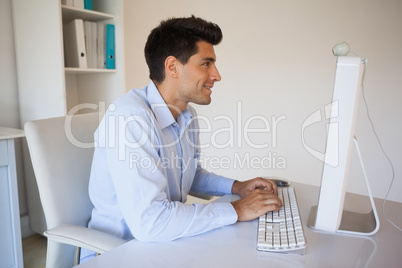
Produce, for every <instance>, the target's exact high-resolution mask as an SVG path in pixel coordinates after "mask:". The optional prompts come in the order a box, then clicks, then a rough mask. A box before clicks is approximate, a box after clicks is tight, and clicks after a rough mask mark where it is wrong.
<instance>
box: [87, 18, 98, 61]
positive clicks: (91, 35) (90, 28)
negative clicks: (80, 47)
mask: <svg viewBox="0 0 402 268" xmlns="http://www.w3.org/2000/svg"><path fill="white" fill-rule="evenodd" d="M84 36H85V49H86V51H87V67H88V68H97V67H98V55H97V45H98V44H97V39H98V37H97V36H98V31H97V23H96V22H91V21H84Z"/></svg>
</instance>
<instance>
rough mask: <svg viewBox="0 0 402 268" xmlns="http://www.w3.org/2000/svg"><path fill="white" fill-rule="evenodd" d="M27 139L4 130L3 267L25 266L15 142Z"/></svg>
mask: <svg viewBox="0 0 402 268" xmlns="http://www.w3.org/2000/svg"><path fill="white" fill-rule="evenodd" d="M23 136H24V131H22V130H19V129H14V128H6V127H0V215H1V216H0V267H23V265H24V264H23V261H22V242H21V224H20V209H19V203H18V189H17V175H16V166H15V149H14V139H15V138H18V137H23ZM3 265H4V266H3Z"/></svg>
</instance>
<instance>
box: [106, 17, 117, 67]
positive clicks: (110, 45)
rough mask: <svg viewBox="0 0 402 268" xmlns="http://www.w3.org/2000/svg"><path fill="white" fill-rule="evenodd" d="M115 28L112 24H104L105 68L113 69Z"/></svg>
mask: <svg viewBox="0 0 402 268" xmlns="http://www.w3.org/2000/svg"><path fill="white" fill-rule="evenodd" d="M114 33H115V28H114V25H113V24H107V25H106V69H115V50H114V38H115V35H114Z"/></svg>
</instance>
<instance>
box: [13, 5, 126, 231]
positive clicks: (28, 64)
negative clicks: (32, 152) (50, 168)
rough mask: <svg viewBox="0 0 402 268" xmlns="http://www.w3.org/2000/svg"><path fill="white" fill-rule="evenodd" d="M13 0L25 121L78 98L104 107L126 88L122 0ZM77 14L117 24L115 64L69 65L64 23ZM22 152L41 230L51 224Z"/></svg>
mask: <svg viewBox="0 0 402 268" xmlns="http://www.w3.org/2000/svg"><path fill="white" fill-rule="evenodd" d="M12 5H13V20H14V30H15V31H14V32H15V35H14V38H15V50H16V62H17V79H18V90H19V106H20V118H21V124H22V125H23V124H25V122H27V121H31V120H37V119H43V118H50V117H58V116H64V115H66V114H67V113H69V111H70V110H72V109H73V110H76V109H74V108H75V107H76V106H77V105H79V104H91V107H98V108H99V109H104V107H107V105H108V104H110V103H111V102H112V101H113V100H115V99H117V98H118V97H119V96H121V95H123V94H124V93H125V92H126V88H125V73H124V45H123V43H124V38H123V1H122V0H113V1H110V0H93V9H94V11H92V10H85V9H78V8H74V7H69V6H65V5H62V4H61V0H35V1H32V0H13V1H12ZM73 19H83V20H89V21H104V22H105V23H112V24H114V25H115V29H116V31H115V59H116V62H115V63H116V65H115V66H116V69H115V70H107V69H80V68H65V67H64V66H65V64H64V47H63V24H65V23H67V22H69V21H71V20H73ZM95 111H96V109H95V110H94V109H91V110H89V109H86V110H79V111H78V112H80V113H81V112H95ZM100 112H103V111H100ZM23 154H24V165H25V167H24V173H25V180H26V186H27V187H26V188H27V189H28V191H27V201H28V202H27V203H28V213H29V220H30V226H31V229H32V230H33V231H35V232H37V233H40V234H41V233H42V232H43V231H44V230H45V229H46V224H45V222H44V217H43V212H42V208H41V205H40V201H39V194H38V192H37V187H36V181H35V177H34V174H33V170H32V166H31V163H30V159H29V152H28V149H27V147H26V145H25V146H23ZM32 189H34V190H32ZM39 214H42V216H41V217H37V215H39Z"/></svg>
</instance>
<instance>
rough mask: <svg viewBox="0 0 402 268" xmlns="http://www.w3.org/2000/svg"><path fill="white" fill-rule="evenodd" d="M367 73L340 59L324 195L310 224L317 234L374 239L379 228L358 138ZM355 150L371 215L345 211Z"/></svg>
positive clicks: (356, 60) (352, 61) (355, 61)
mask: <svg viewBox="0 0 402 268" xmlns="http://www.w3.org/2000/svg"><path fill="white" fill-rule="evenodd" d="M363 71H364V66H363V63H362V60H361V59H360V58H359V57H347V56H339V57H338V58H337V63H336V74H335V83H334V92H333V97H332V103H331V115H330V121H329V127H328V136H327V143H326V150H325V158H324V167H323V171H322V178H321V187H320V194H319V198H318V204H317V206H316V207H313V208H312V209H311V212H310V217H309V221H308V224H307V225H308V226H309V227H310V228H312V229H314V230H319V231H325V232H330V233H338V232H339V233H350V234H361V235H370V234H374V233H375V232H377V230H378V228H379V222H378V215H377V212H376V210H375V205H374V200H373V197H372V194H371V190H370V187H369V184H368V180H367V176H366V173H365V169H364V165H363V161H362V158H361V155H360V150H359V147H358V143H357V141H356V139H355V136H354V135H355V125H356V118H357V111H358V104H359V100H360V96H361V91H362V76H363ZM353 144H354V145H355V146H353ZM353 147H355V148H356V151H357V153H358V156H359V160H360V163H361V166H362V170H363V174H364V177H365V181H366V186H367V190H368V192H369V197H370V200H371V204H372V207H373V210H372V211H371V212H370V213H369V214H360V213H355V212H348V211H344V210H343V206H344V200H345V192H346V186H347V180H348V171H349V164H350V158H351V152H352V150H353Z"/></svg>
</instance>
